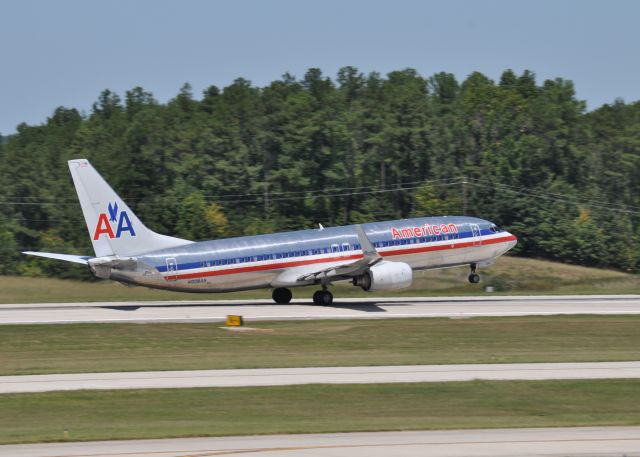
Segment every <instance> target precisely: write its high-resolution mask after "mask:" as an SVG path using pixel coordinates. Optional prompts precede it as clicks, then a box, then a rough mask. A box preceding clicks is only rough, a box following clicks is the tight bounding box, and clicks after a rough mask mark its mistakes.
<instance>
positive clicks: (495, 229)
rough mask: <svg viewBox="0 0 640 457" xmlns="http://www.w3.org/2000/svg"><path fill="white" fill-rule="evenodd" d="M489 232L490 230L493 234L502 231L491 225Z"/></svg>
mask: <svg viewBox="0 0 640 457" xmlns="http://www.w3.org/2000/svg"><path fill="white" fill-rule="evenodd" d="M489 230H491V231H492V232H493V233H499V232H502V229H501V228H500V227H498V226H497V225H495V224H492V225H491V227H489Z"/></svg>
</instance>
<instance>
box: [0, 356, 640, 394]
mask: <svg viewBox="0 0 640 457" xmlns="http://www.w3.org/2000/svg"><path fill="white" fill-rule="evenodd" d="M632 378H633V379H640V362H593V363H513V364H473V365H472V364H464V365H408V366H402V365H401V366H377V367H376V366H366V367H322V368H259V369H239V370H193V371H155V372H154V371H149V372H129V373H77V374H54V375H22V376H0V394H10V393H25V392H49V391H60V390H66V391H68V390H82V389H166V388H195V387H256V386H284V385H301V384H370V383H411V382H455V381H473V380H493V381H497V380H510V381H514V380H550V379H632Z"/></svg>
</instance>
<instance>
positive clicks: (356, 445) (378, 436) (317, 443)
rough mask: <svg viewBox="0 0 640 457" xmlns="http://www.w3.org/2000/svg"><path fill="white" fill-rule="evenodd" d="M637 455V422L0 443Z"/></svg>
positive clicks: (224, 451) (211, 450) (281, 451)
mask: <svg viewBox="0 0 640 457" xmlns="http://www.w3.org/2000/svg"><path fill="white" fill-rule="evenodd" d="M237 454H248V455H256V456H260V457H291V456H300V457H342V456H350V457H388V456H397V457H424V456H429V457H506V456H509V457H525V456H526V457H532V456H555V457H558V456H585V457H586V456H590V457H595V456H599V457H609V456H616V457H621V456H626V457H637V456H640V427H584V428H539V429H495V430H446V431H412V432H379V433H332V434H317V435H271V436H268V435H267V436H237V437H220V438H181V439H164V440H135V441H96V442H85V443H50V444H24V445H9V446H0V456H6V457H87V456H91V457H116V456H118V457H134V456H139V457H150V456H153V457H207V456H224V455H237Z"/></svg>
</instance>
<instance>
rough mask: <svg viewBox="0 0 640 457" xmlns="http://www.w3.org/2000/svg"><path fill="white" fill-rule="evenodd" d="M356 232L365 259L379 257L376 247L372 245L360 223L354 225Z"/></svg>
mask: <svg viewBox="0 0 640 457" xmlns="http://www.w3.org/2000/svg"><path fill="white" fill-rule="evenodd" d="M356 233H357V234H358V241H359V242H360V245H361V246H362V256H363V257H364V258H365V259H377V258H381V257H380V254H378V251H376V248H374V247H373V243H372V242H371V240H370V239H369V237H368V236H367V234H366V233H364V229H363V228H362V226H361V225H356Z"/></svg>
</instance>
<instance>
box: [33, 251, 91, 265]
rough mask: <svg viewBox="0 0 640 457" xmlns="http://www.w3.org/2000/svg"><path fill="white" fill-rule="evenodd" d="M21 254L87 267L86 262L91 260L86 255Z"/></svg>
mask: <svg viewBox="0 0 640 457" xmlns="http://www.w3.org/2000/svg"><path fill="white" fill-rule="evenodd" d="M23 254H27V255H35V256H38V257H46V258H48V259H56V260H64V261H65V262H73V263H81V264H83V265H88V263H89V262H88V260H89V259H91V258H92V257H91V256H88V255H71V254H56V253H55V252H34V251H24V252H23Z"/></svg>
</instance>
